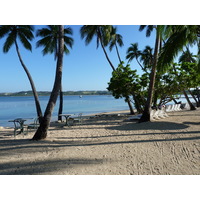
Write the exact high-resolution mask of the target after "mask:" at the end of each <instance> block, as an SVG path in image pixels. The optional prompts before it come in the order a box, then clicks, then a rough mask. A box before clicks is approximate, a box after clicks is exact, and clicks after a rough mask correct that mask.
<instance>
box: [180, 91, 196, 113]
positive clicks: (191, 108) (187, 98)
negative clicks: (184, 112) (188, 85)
mask: <svg viewBox="0 0 200 200" xmlns="http://www.w3.org/2000/svg"><path fill="white" fill-rule="evenodd" d="M183 94H184V96H185V98H186V100H187V102H188V103H189V105H190V110H196V108H195V106H194V105H193V104H192V103H191V101H190V99H189V97H188V95H187V93H186V91H185V90H183Z"/></svg>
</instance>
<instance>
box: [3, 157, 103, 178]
mask: <svg viewBox="0 0 200 200" xmlns="http://www.w3.org/2000/svg"><path fill="white" fill-rule="evenodd" d="M103 162H104V160H103V159H88V158H70V159H42V160H35V161H32V162H30V161H24V160H20V161H11V162H6V163H3V164H0V169H1V170H0V175H34V174H35V175H37V174H49V173H51V174H52V173H53V174H54V173H55V174H56V173H57V174H62V173H63V171H64V173H66V174H67V173H68V171H69V170H70V168H76V167H83V166H85V165H96V164H100V163H103ZM59 171H61V172H59Z"/></svg>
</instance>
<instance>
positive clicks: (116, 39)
mask: <svg viewBox="0 0 200 200" xmlns="http://www.w3.org/2000/svg"><path fill="white" fill-rule="evenodd" d="M110 34H111V38H110V42H109V50H110V51H112V49H113V47H115V49H116V52H117V56H118V59H119V62H120V63H121V62H122V60H121V58H120V55H119V50H118V47H117V45H119V46H120V47H122V46H124V43H123V38H122V36H121V35H120V34H118V33H117V27H113V26H112V31H111V33H110Z"/></svg>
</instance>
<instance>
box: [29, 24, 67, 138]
mask: <svg viewBox="0 0 200 200" xmlns="http://www.w3.org/2000/svg"><path fill="white" fill-rule="evenodd" d="M58 41H59V42H58V45H59V48H58V59H57V66H56V76H55V81H54V86H53V90H52V92H51V96H50V99H49V102H48V105H47V107H46V110H45V113H44V117H43V118H42V122H41V123H40V126H39V127H38V129H37V131H36V133H35V135H34V136H33V138H32V140H41V139H45V138H46V137H47V131H48V128H49V126H50V121H51V116H52V113H53V109H54V107H55V104H56V100H57V98H58V95H59V91H60V89H61V80H62V68H63V52H64V27H63V26H59V39H58Z"/></svg>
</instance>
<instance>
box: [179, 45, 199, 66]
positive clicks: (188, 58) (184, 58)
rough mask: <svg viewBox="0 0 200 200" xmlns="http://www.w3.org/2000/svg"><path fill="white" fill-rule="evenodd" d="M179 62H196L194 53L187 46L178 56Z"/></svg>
mask: <svg viewBox="0 0 200 200" xmlns="http://www.w3.org/2000/svg"><path fill="white" fill-rule="evenodd" d="M178 61H179V63H181V62H190V63H196V59H195V58H194V55H193V53H192V52H190V50H189V48H187V50H186V51H183V53H182V55H181V56H180V57H179V60H178Z"/></svg>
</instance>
